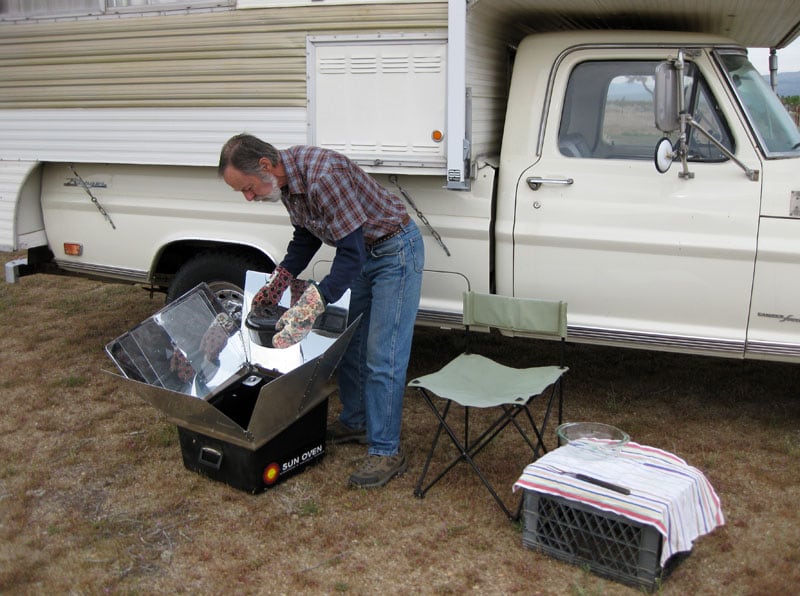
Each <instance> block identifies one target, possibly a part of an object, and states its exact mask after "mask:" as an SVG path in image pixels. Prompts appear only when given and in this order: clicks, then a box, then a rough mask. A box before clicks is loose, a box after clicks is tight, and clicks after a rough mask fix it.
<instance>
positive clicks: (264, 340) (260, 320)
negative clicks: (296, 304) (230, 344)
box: [244, 305, 288, 348]
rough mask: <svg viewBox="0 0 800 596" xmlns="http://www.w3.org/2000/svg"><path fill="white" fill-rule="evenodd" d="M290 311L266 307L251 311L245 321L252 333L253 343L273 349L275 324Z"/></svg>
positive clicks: (283, 308)
mask: <svg viewBox="0 0 800 596" xmlns="http://www.w3.org/2000/svg"><path fill="white" fill-rule="evenodd" d="M287 310H288V309H287V308H285V307H283V306H277V305H274V306H266V307H259V308H256V309H254V310H251V311H250V313H249V314H248V315H247V319H245V322H244V324H245V326H246V327H247V329H248V330H249V331H250V339H251V340H252V341H253V343H255V344H257V345H259V346H263V347H265V348H271V347H272V336H273V335H275V333H276V330H275V323H277V322H278V319H280V318H281V315H282V314H283V313H285V312H286V311H287Z"/></svg>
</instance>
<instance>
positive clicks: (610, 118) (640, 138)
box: [558, 61, 731, 161]
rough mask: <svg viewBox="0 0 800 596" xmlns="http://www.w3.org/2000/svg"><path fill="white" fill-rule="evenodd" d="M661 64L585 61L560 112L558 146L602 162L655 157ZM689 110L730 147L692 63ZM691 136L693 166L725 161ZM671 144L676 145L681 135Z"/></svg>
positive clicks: (567, 152)
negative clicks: (657, 77) (657, 73)
mask: <svg viewBox="0 0 800 596" xmlns="http://www.w3.org/2000/svg"><path fill="white" fill-rule="evenodd" d="M657 64H658V63H657V62H651V61H592V62H583V63H581V64H579V65H578V66H576V67H575V69H574V70H573V71H572V73H571V74H570V78H569V82H568V84H567V92H566V95H565V99H564V107H563V111H562V113H561V124H560V127H559V135H558V146H559V151H560V152H561V154H562V155H564V156H566V157H576V158H600V159H637V160H638V159H642V160H651V159H652V158H653V147H654V146H655V144H656V143H657V142H658V140H659V139H660V138H661V137H662V136H663V133H662V132H660V131H659V130H658V129H657V128H656V127H655V124H654V122H653V91H654V88H655V81H654V79H655V69H656V66H657ZM684 87H685V89H686V105H687V106H690V108H691V109H692V110H693V112H692V113H694V114H696V115H698V114H699V115H700V117H701V120H700V124H701V125H702V126H703V127H704V128H706V129H707V130H709V132H711V133H712V134H713V136H714V137H715V138H716V139H717V140H719V141H720V142H721V143H722V144H723V145H725V146H726V147H728V148H731V139H730V134H729V133H728V129H727V126H726V125H725V123H724V120H723V119H722V117H721V115H720V114H719V111H718V110H717V104H716V101H715V100H714V98H713V96H712V95H711V93H710V92H709V90H708V88H707V86H706V85H705V83H704V82H703V80H702V77H700V76H699V74H698V73H697V71H696V69H695V68H694V67H693V65H692V64H687V68H686V74H685V78H684ZM692 133H693V134H690V137H689V145H690V150H691V151H690V153H691V155H690V159H691V160H692V161H721V160H724V159H725V156H724V155H723V154H722V153H721V152H720V151H719V150H718V149H717V148H716V147H714V145H713V144H712V143H711V142H709V141H708V140H707V139H705V140H704V139H703V138H702V135H699V134H696V133H694V131H692ZM674 137H675V138H673V139H671V140H672V141H673V142H675V141H676V140H677V133H676V134H675V135H674Z"/></svg>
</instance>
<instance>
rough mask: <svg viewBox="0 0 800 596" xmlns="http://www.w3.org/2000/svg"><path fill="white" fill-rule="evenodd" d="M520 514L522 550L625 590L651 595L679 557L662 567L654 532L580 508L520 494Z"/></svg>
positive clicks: (572, 503)
mask: <svg viewBox="0 0 800 596" xmlns="http://www.w3.org/2000/svg"><path fill="white" fill-rule="evenodd" d="M523 513H524V520H525V528H524V530H523V534H522V543H523V545H524V546H526V547H527V548H531V549H534V550H538V551H541V552H543V553H545V554H548V555H550V556H552V557H555V558H556V559H560V560H561V561H565V562H567V563H572V564H574V565H579V566H587V567H588V568H589V569H590V570H591V571H592V572H593V573H596V574H597V575H601V576H603V577H607V578H609V579H613V580H615V581H619V582H621V583H624V584H628V585H630V586H635V587H641V588H645V589H647V590H650V591H652V590H654V589H655V588H656V587H657V586H658V585H659V584H660V582H661V581H662V580H663V579H665V578H666V576H667V575H668V573H669V572H670V571H671V570H672V568H673V567H674V565H675V564H676V563H677V561H678V559H679V558H680V557H678V556H673V557H671V558H670V559H669V561H667V564H666V565H665V567H664V568H662V567H661V565H660V560H661V548H662V541H663V536H662V534H660V533H659V531H658V530H656V529H655V528H654V527H653V526H649V525H645V524H640V523H637V522H635V521H633V520H631V519H628V518H627V517H623V516H621V515H617V514H615V513H611V512H609V511H603V510H601V509H597V508H595V507H592V506H590V505H587V504H585V503H580V502H578V501H571V500H569V499H564V498H562V497H557V496H554V495H548V494H544V493H537V492H535V491H531V490H525V503H524V512H523Z"/></svg>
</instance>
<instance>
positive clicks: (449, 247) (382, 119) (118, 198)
mask: <svg viewBox="0 0 800 596" xmlns="http://www.w3.org/2000/svg"><path fill="white" fill-rule="evenodd" d="M213 4H214V5H215V7H211V5H210V4H209V7H207V8H203V9H202V10H200V11H199V12H193V11H191V10H189V11H186V10H184V11H180V13H179V14H173V13H172V12H170V11H169V10H163V6H161V5H159V7H160V8H161V10H156V11H155V12H152V13H150V12H145V13H142V14H138V13H135V12H124V13H122V14H121V15H120V14H116V13H113V12H110V11H109V10H108V9H105V8H104V3H102V2H100V6H101V11H100V12H101V14H97V15H93V16H91V17H90V18H81V17H80V16H78V17H76V16H74V15H72V16H70V17H69V18H68V19H67V18H66V17H65V18H64V19H61V18H39V19H33V20H31V19H28V20H22V19H21V17H20V15H15V14H2V13H0V19H2V20H0V48H2V50H0V90H1V91H2V93H0V131H2V134H0V193H1V194H0V248H2V249H3V250H6V251H19V250H28V251H29V252H28V256H27V259H20V260H17V261H13V262H12V263H9V265H8V266H7V279H8V280H9V281H13V280H14V279H16V276H17V275H18V274H26V273H29V272H35V271H38V270H52V266H55V267H57V270H58V271H61V272H69V273H74V274H79V275H88V276H95V277H100V278H104V279H113V280H118V281H125V282H134V283H143V284H149V285H151V286H153V287H156V288H164V289H168V292H169V293H168V296H169V297H175V295H176V293H180V292H181V291H182V290H186V289H189V287H191V285H193V284H194V283H196V282H197V281H209V282H213V283H214V284H216V285H215V288H218V289H219V290H220V292H221V293H222V294H225V293H233V294H236V293H237V290H238V288H240V287H241V283H240V281H239V277H241V275H242V274H243V270H245V269H246V268H248V267H252V268H263V267H269V266H271V265H272V264H274V263H276V262H278V261H280V259H281V258H282V257H283V254H284V251H285V248H286V245H287V243H288V240H289V238H290V234H291V226H290V225H289V224H288V217H287V215H286V213H285V211H284V209H283V207H282V206H281V205H268V204H251V203H247V202H245V201H244V200H243V199H242V198H241V196H240V195H237V194H235V193H233V192H232V191H231V190H230V189H229V188H227V187H226V186H225V184H224V183H223V182H222V181H221V180H220V179H219V178H218V177H217V175H216V162H217V159H218V153H219V149H220V147H221V146H222V144H223V143H224V141H225V140H226V139H227V138H229V137H230V136H231V135H233V134H236V133H238V132H242V131H247V132H251V133H253V134H256V135H257V136H260V137H261V138H263V139H265V140H267V141H269V142H271V143H273V144H275V145H276V146H277V147H279V148H282V147H288V146H291V145H295V144H306V143H310V144H316V145H321V146H326V147H330V148H332V149H336V150H338V151H341V152H343V153H345V154H347V155H348V156H350V157H351V158H352V159H354V160H355V161H357V162H358V163H359V164H361V165H362V166H363V167H364V168H365V169H366V170H367V171H369V172H370V173H371V174H373V175H374V176H375V177H376V178H377V179H378V180H379V181H380V182H381V183H382V184H384V185H385V186H386V187H387V188H389V189H390V190H394V191H396V192H399V190H398V187H397V186H396V184H399V186H400V187H402V189H403V191H405V193H406V194H407V195H408V196H409V197H411V198H412V199H413V203H414V205H415V206H416V208H417V209H411V208H410V209H409V210H410V212H411V214H412V215H413V216H415V217H416V219H417V220H418V223H419V224H420V227H421V228H422V230H423V234H424V236H425V238H426V252H427V262H426V273H425V277H424V282H423V295H422V300H421V305H420V311H419V321H420V322H421V323H428V324H438V325H444V326H448V325H457V324H458V322H459V321H460V309H461V293H462V292H463V291H464V290H465V289H467V288H472V289H474V290H479V291H491V292H497V293H499V294H506V295H516V296H531V297H533V296H536V297H542V298H550V299H563V300H566V301H568V302H569V307H570V321H569V323H570V325H569V326H570V336H571V339H573V340H575V341H582V342H591V343H600V344H608V345H621V346H629V347H643V348H648V349H660V350H673V351H681V352H692V353H699V354H710V355H723V356H729V357H738V358H766V359H774V360H787V361H798V360H800V240H798V234H797V231H796V230H797V226H798V225H800V222H798V221H796V220H797V219H798V218H799V217H800V174H798V159H800V151H798V150H797V148H795V149H789V150H780V149H775V146H774V145H771V144H770V140H769V139H767V138H766V136H767V135H768V134H769V133H768V132H767V131H768V130H769V127H768V126H767V125H765V124H760V123H759V122H757V120H758V118H759V117H760V116H759V114H758V113H756V112H757V110H755V109H754V106H758V105H761V104H759V103H758V100H753V103H748V101H749V100H748V99H747V98H745V99H744V101H743V98H742V93H741V92H739V91H737V88H738V85H739V82H738V79H737V77H738V76H739V75H738V74H737V75H735V76H734V75H732V74H731V68H730V64H729V63H728V62H726V60H728V61H730V63H731V64H732V63H733V62H735V61H738V60H739V58H738V57H739V56H742V55H743V54H744V50H743V49H742V48H743V47H746V46H765V47H777V48H780V47H783V46H784V45H787V44H788V43H789V42H790V41H792V39H794V38H795V37H796V36H797V34H798V31H800V5H789V6H787V3H781V5H780V6H773V4H771V3H767V4H765V3H757V2H751V1H738V2H730V1H719V2H715V1H709V2H704V3H697V2H693V1H692V2H690V1H688V0H678V1H674V2H669V3H666V5H665V6H660V5H659V6H656V5H655V4H654V3H652V2H642V3H634V4H635V5H636V7H637V10H636V14H631V13H630V12H627V11H630V10H632V7H631V3H630V2H628V1H624V0H620V1H613V0H612V1H608V2H604V3H602V6H600V5H598V3H596V2H593V1H588V0H584V1H577V0H561V1H560V2H554V1H536V0H478V1H476V2H470V3H467V2H464V1H463V0H450V2H445V1H431V2H421V1H414V0H408V1H406V2H392V3H388V2H380V1H373V2H364V1H356V0H352V1H348V0H325V1H324V2H313V3H312V2H311V1H309V0H284V1H283V2H280V3H277V2H275V1H272V0H249V1H247V2H244V1H241V0H240V1H239V2H238V5H236V6H234V5H233V3H228V4H230V6H223V7H217V6H216V5H217V4H225V3H224V2H218V3H213ZM613 27H623V28H626V29H641V31H636V30H630V31H625V32H620V31H614V30H611V29H612V28H613ZM598 28H599V29H601V30H591V29H598ZM664 28H671V29H675V30H677V31H673V32H664V31H657V30H654V29H664ZM720 34H724V35H725V36H726V37H720V36H719V35H720ZM734 40H735V41H734ZM679 52H685V53H686V55H687V61H688V62H689V63H690V65H691V66H690V68H691V69H692V70H691V73H692V77H691V82H687V83H685V85H686V87H685V88H686V89H687V97H688V98H689V100H690V101H691V102H692V106H694V108H696V109H695V115H696V116H697V117H698V118H699V117H700V115H701V113H702V114H704V115H705V118H706V119H705V120H703V119H700V120H699V121H700V122H701V124H702V123H705V124H706V125H707V127H710V128H711V130H712V132H714V133H715V135H716V136H717V137H718V140H719V139H723V141H724V143H725V144H726V146H730V149H731V155H732V156H733V157H734V159H731V158H730V157H728V156H726V155H724V154H723V153H720V152H717V151H715V150H714V149H713V147H711V146H710V143H704V142H700V141H696V140H695V139H696V138H697V137H691V138H690V140H689V147H690V148H692V151H693V153H692V155H691V156H690V159H689V163H688V169H689V170H691V175H692V176H693V177H689V176H688V175H682V173H680V172H678V170H679V169H680V168H679V167H678V164H677V163H676V164H675V166H673V168H672V169H671V170H670V171H669V172H667V173H666V174H659V173H658V172H657V171H656V168H655V167H654V163H653V159H652V154H653V151H654V148H655V142H656V141H657V140H658V138H659V137H660V136H662V133H660V132H659V131H658V130H657V129H656V128H655V126H654V125H653V124H652V122H653V116H652V114H653V111H652V106H653V96H652V89H651V87H650V85H651V82H652V78H653V74H652V73H653V72H654V70H655V65H657V64H659V63H661V62H663V61H667V60H674V59H675V58H676V56H677V55H678V53H679ZM726 56H727V57H728V58H726ZM726 65H727V66H726ZM512 72H513V77H512V76H511V73H512ZM742 72H745V71H742ZM581 77H583V78H581ZM687 80H688V79H687ZM435 131H439V132H441V133H442V134H443V138H442V139H441V140H439V139H437V138H434V137H435ZM581 133H582V134H581ZM795 133H796V130H795ZM693 143H694V145H693ZM568 145H569V146H568ZM737 162H738V163H737ZM740 164H745V165H746V166H747V167H748V168H750V169H751V170H753V171H755V172H756V173H757V174H756V178H757V179H755V180H754V179H752V178H751V177H748V176H747V175H745V172H744V171H743V169H742V168H741V166H740ZM684 169H686V166H685V168H684ZM84 184H86V185H87V186H86V187H84ZM90 195H91V197H93V198H90ZM101 209H102V210H101ZM425 221H427V222H429V223H430V224H431V226H432V229H433V230H435V231H436V232H437V233H438V234H439V235H440V236H441V238H442V241H443V246H442V245H440V244H439V243H438V242H437V241H436V238H435V237H434V234H433V233H432V232H431V230H430V229H429V228H427V227H426V226H425V225H423V224H424V223H425ZM67 246H71V247H75V250H74V251H73V252H75V253H76V254H67V253H66V252H65V248H66V247H67ZM319 256H320V258H319V260H318V261H316V262H315V263H313V264H312V265H311V266H310V267H309V269H308V271H307V272H306V273H305V275H307V276H309V277H316V278H319V277H320V276H321V275H324V273H325V271H326V269H327V267H328V265H329V263H330V259H331V258H332V256H333V253H332V251H331V250H330V249H326V250H323V251H322V252H321V253H320V255H319ZM48 268H49V269H48ZM170 293H171V294H170Z"/></svg>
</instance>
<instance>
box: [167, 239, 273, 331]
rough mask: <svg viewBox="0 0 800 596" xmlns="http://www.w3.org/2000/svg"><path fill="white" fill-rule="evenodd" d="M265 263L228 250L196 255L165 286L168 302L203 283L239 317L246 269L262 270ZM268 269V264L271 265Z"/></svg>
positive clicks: (230, 312) (237, 319)
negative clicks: (167, 285) (167, 286)
mask: <svg viewBox="0 0 800 596" xmlns="http://www.w3.org/2000/svg"><path fill="white" fill-rule="evenodd" d="M266 266H267V263H266V262H265V261H259V260H258V259H255V258H253V257H248V256H245V255H241V254H236V253H230V252H209V253H203V254H199V255H197V256H196V257H193V258H191V259H189V260H188V261H186V263H184V264H183V266H182V267H181V268H180V269H178V272H177V273H176V274H175V277H173V278H172V283H170V285H169V288H168V289H167V300H166V301H167V303H169V302H172V301H173V300H175V299H177V298H180V297H181V296H182V295H183V294H185V293H186V292H188V291H189V290H191V289H192V288H194V287H195V286H196V285H197V284H199V283H202V282H205V283H206V284H208V287H209V288H211V291H212V292H213V293H214V294H215V295H216V297H217V298H218V299H219V301H220V302H221V303H222V305H223V306H224V307H225V310H226V311H228V313H229V314H230V315H231V316H233V317H234V319H236V321H237V322H241V320H242V303H243V301H244V278H245V274H246V273H247V271H248V270H253V271H264V269H265V267H266ZM270 268H271V266H270Z"/></svg>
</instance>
